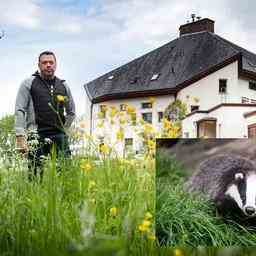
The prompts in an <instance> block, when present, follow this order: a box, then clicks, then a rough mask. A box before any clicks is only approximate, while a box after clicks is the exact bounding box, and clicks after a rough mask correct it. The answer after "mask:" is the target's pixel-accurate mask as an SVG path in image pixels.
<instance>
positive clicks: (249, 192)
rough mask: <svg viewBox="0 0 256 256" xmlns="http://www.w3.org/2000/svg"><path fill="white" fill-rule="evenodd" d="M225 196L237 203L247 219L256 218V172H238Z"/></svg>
mask: <svg viewBox="0 0 256 256" xmlns="http://www.w3.org/2000/svg"><path fill="white" fill-rule="evenodd" d="M225 196H227V197H229V198H231V199H232V200H234V201H235V203H236V205H237V206H238V207H239V208H240V210H241V211H242V212H243V214H244V215H245V216H246V217H255V216H256V172H247V173H244V172H236V173H234V174H233V178H232V183H230V184H229V185H228V186H227V189H226V192H225Z"/></svg>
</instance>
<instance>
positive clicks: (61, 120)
mask: <svg viewBox="0 0 256 256" xmlns="http://www.w3.org/2000/svg"><path fill="white" fill-rule="evenodd" d="M38 68H39V72H38V71H37V72H36V73H34V74H33V75H32V76H31V77H30V78H28V79H26V80H24V81H23V82H22V84H21V86H20V88H19V91H18V94H17V98H16V104H15V130H16V145H17V148H18V150H19V151H20V152H22V153H23V154H27V153H28V159H29V170H30V174H31V172H32V173H34V174H35V175H36V174H37V169H38V167H40V166H41V159H42V156H47V155H48V154H49V153H50V152H51V149H52V146H53V145H55V147H56V151H57V155H60V154H63V156H64V157H69V156H70V155H71V153H70V150H69V145H68V137H67V134H66V131H67V129H68V128H69V127H70V126H71V124H72V122H73V120H74V118H75V104H74V101H73V98H72V95H71V91H70V89H69V87H68V85H67V84H66V82H65V80H61V79H59V78H58V77H56V76H55V71H56V57H55V55H54V53H53V52H50V51H44V52H42V53H41V54H40V55H39V58H38ZM32 131H36V134H37V135H38V142H39V144H37V145H36V144H34V145H35V150H34V151H31V150H30V151H28V146H27V144H28V143H29V142H31V141H32V140H31V136H29V135H28V140H26V132H28V134H32V135H33V133H32Z"/></svg>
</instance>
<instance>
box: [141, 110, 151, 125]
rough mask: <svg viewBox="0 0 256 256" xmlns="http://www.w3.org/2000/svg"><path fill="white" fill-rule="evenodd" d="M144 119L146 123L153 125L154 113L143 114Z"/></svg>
mask: <svg viewBox="0 0 256 256" xmlns="http://www.w3.org/2000/svg"><path fill="white" fill-rule="evenodd" d="M142 118H143V120H144V121H145V122H147V123H150V124H152V113H150V112H149V113H142Z"/></svg>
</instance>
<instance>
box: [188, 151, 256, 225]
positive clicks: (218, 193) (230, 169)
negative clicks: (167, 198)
mask: <svg viewBox="0 0 256 256" xmlns="http://www.w3.org/2000/svg"><path fill="white" fill-rule="evenodd" d="M185 189H186V190H187V191H189V192H199V193H202V194H204V195H205V196H206V197H208V199H210V200H212V201H213V202H214V203H215V205H216V208H217V212H218V213H220V215H222V216H223V217H226V218H230V217H231V218H232V219H234V220H235V221H237V222H239V223H241V222H242V223H243V224H245V225H246V224H248V225H250V226H254V227H256V165H255V164H254V163H253V162H252V161H251V160H249V159H247V158H244V157H241V156H238V155H234V154H224V155H217V156H214V157H210V158H209V159H206V160H204V161H203V162H202V163H201V164H200V165H199V168H198V171H196V172H195V174H193V175H192V176H191V177H190V178H189V179H188V181H187V182H186V183H185Z"/></svg>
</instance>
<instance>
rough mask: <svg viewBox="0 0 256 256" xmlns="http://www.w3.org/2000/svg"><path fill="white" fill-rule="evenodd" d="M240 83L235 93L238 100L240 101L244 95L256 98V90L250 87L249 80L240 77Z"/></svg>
mask: <svg viewBox="0 0 256 256" xmlns="http://www.w3.org/2000/svg"><path fill="white" fill-rule="evenodd" d="M238 84H239V86H238V87H237V88H236V90H235V91H234V93H235V94H236V95H237V96H238V100H240V102H241V98H242V97H247V98H249V99H253V100H256V90H252V89H249V80H245V79H242V78H239V79H238Z"/></svg>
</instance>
